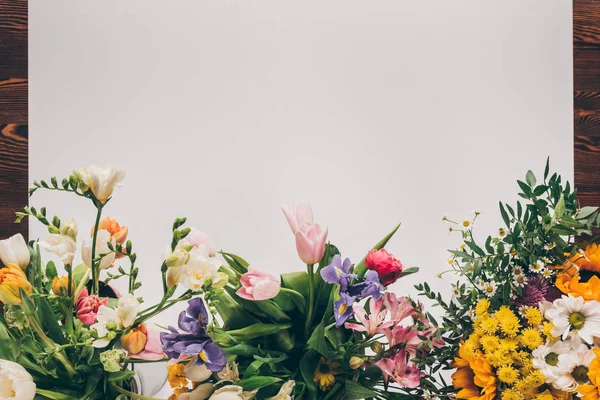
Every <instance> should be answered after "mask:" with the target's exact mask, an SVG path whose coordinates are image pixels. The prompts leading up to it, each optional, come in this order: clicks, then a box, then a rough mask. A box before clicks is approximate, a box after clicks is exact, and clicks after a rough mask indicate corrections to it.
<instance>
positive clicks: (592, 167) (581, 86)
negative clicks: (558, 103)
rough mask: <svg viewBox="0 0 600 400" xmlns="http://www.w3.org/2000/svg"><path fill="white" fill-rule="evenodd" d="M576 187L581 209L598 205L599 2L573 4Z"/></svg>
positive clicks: (599, 116)
mask: <svg viewBox="0 0 600 400" xmlns="http://www.w3.org/2000/svg"><path fill="white" fill-rule="evenodd" d="M573 87H574V95H573V100H574V110H573V117H574V128H575V140H574V146H575V152H574V155H575V185H576V187H577V190H578V194H579V199H580V202H581V204H582V205H595V206H597V205H600V1H598V0H574V1H573Z"/></svg>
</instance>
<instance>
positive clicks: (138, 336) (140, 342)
mask: <svg viewBox="0 0 600 400" xmlns="http://www.w3.org/2000/svg"><path fill="white" fill-rule="evenodd" d="M147 342H148V331H147V329H146V326H145V325H144V324H139V325H138V326H136V327H135V328H133V329H132V330H130V331H129V332H127V333H126V334H125V335H123V336H121V346H123V349H125V350H126V351H128V352H129V353H131V354H134V355H135V354H138V353H141V352H142V350H144V349H145V348H146V343H147Z"/></svg>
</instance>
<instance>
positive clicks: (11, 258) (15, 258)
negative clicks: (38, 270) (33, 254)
mask: <svg viewBox="0 0 600 400" xmlns="http://www.w3.org/2000/svg"><path fill="white" fill-rule="evenodd" d="M0 260H2V264H4V265H5V266H7V267H8V264H14V265H17V266H19V267H20V268H21V269H23V270H24V269H25V268H27V266H28V265H29V247H28V246H27V243H26V242H25V239H24V238H23V235H21V234H20V233H17V234H16V235H13V236H11V237H9V238H8V239H4V240H0Z"/></svg>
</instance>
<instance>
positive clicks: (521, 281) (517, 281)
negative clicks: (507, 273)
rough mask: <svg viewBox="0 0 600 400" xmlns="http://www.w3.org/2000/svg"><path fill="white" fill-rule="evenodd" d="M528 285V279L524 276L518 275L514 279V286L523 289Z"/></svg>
mask: <svg viewBox="0 0 600 400" xmlns="http://www.w3.org/2000/svg"><path fill="white" fill-rule="evenodd" d="M526 283H527V277H526V276H525V275H523V274H518V275H515V276H514V277H513V284H514V285H515V286H519V287H523V286H525V284H526Z"/></svg>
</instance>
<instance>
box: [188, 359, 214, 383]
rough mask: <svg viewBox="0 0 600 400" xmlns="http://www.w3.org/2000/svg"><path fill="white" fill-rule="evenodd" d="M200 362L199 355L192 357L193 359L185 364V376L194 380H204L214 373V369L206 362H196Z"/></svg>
mask: <svg viewBox="0 0 600 400" xmlns="http://www.w3.org/2000/svg"><path fill="white" fill-rule="evenodd" d="M197 362H198V356H194V357H192V359H191V360H190V361H189V362H188V363H187V364H185V367H184V368H183V372H184V373H185V377H186V378H188V379H189V380H190V381H192V382H204V381H205V380H207V379H208V378H210V376H211V375H212V371H211V370H209V369H208V368H207V367H206V364H200V365H198V364H196V363H197Z"/></svg>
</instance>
